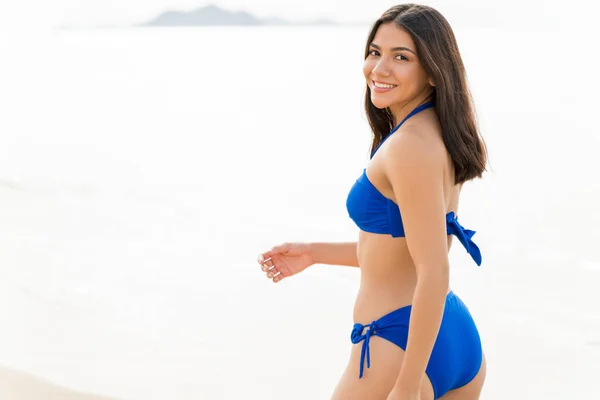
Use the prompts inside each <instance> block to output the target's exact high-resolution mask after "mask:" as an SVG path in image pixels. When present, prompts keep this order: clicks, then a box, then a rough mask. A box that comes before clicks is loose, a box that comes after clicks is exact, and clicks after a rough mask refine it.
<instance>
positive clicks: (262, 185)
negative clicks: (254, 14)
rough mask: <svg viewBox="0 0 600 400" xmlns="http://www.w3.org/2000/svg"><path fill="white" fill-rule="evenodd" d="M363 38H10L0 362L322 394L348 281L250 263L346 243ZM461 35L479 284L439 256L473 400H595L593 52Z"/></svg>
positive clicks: (554, 40) (109, 34)
mask: <svg viewBox="0 0 600 400" xmlns="http://www.w3.org/2000/svg"><path fill="white" fill-rule="evenodd" d="M573 23H574V24H575V22H573ZM368 30H369V27H368V26H320V27H315V26H288V27H273V26H271V27H207V28H110V29H109V28H105V29H100V28H98V29H53V30H49V31H44V32H35V33H31V34H25V33H23V32H19V33H16V34H14V35H4V36H2V38H0V53H1V54H2V57H1V58H2V62H1V64H0V88H1V89H0V109H1V110H2V112H1V117H0V320H1V321H2V324H1V325H2V328H1V329H0V365H3V366H6V367H9V368H14V369H16V370H20V371H26V372H28V373H32V374H35V375H37V376H40V377H43V378H44V379H47V380H49V381H52V382H55V383H58V384H60V385H64V386H67V387H71V388H74V389H78V390H85V391H89V392H93V393H98V394H103V395H107V396H113V397H115V398H120V399H128V400H159V399H160V400H163V399H169V400H191V399H210V400H218V399H239V398H244V399H277V400H279V399H285V400H300V399H302V400H304V399H327V398H329V396H330V394H331V392H332V391H333V388H334V386H335V384H336V383H337V379H338V378H339V377H340V376H341V374H342V372H343V370H344V368H345V365H346V363H347V360H348V356H349V351H350V346H351V343H350V331H351V327H352V323H353V321H352V307H353V301H354V298H355V295H356V292H357V288H358V284H359V277H360V275H359V274H360V273H359V271H358V270H356V269H354V268H344V267H338V266H325V265H316V266H314V267H311V268H310V269H308V270H307V271H305V272H303V273H302V274H300V275H297V276H295V277H293V278H290V279H287V280H284V281H283V282H281V283H279V284H276V285H274V284H273V283H271V282H270V281H269V280H267V279H266V278H265V277H264V274H263V273H262V272H261V270H260V268H259V266H258V264H257V262H256V259H257V256H258V254H259V253H260V252H262V251H265V250H267V249H269V248H270V247H271V246H273V245H276V244H279V243H281V242H284V241H307V242H308V241H332V242H337V241H352V240H356V238H357V234H358V231H357V228H356V226H355V225H353V223H352V221H351V220H350V219H349V218H348V215H347V211H346V208H345V200H346V195H347V193H348V190H349V189H350V187H351V185H352V184H353V183H354V180H355V179H356V178H357V177H358V176H359V175H360V173H361V172H362V168H363V167H364V165H365V163H366V161H367V160H368V150H369V145H370V141H371V136H370V135H371V133H370V129H369V125H368V122H367V119H366V117H365V113H364V109H363V101H364V90H365V82H364V77H363V75H362V62H363V60H362V54H363V50H364V49H363V47H364V44H365V41H366V37H367V34H368ZM570 32H571V33H573V32H574V31H570ZM455 33H456V36H457V40H458V43H459V47H460V51H461V54H462V56H463V60H464V63H465V67H466V70H467V74H468V80H469V84H470V87H471V90H472V94H473V98H474V104H475V107H476V111H477V118H478V123H479V126H480V128H481V133H482V136H483V138H484V140H485V142H486V145H487V148H488V151H489V165H488V170H487V171H486V173H485V174H484V175H483V177H482V179H476V180H474V181H471V182H469V183H467V184H465V186H464V189H463V192H462V196H461V200H460V208H459V213H460V220H461V224H462V225H464V226H465V227H467V228H469V229H472V230H475V231H477V233H476V234H475V237H474V240H475V241H476V243H477V244H478V245H479V247H480V248H481V251H482V254H483V264H482V265H481V267H477V266H476V265H475V264H474V263H473V262H472V260H471V259H470V257H469V256H468V254H466V252H465V251H464V248H462V247H461V246H454V247H453V248H452V250H451V253H450V263H451V286H452V288H453V290H454V291H455V292H456V293H457V294H458V295H459V296H461V298H462V299H463V300H464V301H465V302H466V303H467V305H468V306H469V309H470V310H471V313H472V314H473V316H474V318H475V319H476V322H477V324H478V326H479V329H480V332H481V337H482V341H483V345H484V349H485V352H486V354H487V359H488V376H487V381H486V385H485V388H484V392H483V394H482V399H483V400H500V399H502V400H504V399H540V400H542V399H544V400H548V399H561V400H562V399H569V400H573V399H598V398H600V380H598V379H597V372H598V369H599V368H600V313H599V311H598V306H599V305H600V292H599V291H598V290H597V289H598V286H599V284H600V255H599V254H600V253H599V251H598V249H599V246H600V243H599V240H600V211H599V207H598V205H599V204H600V179H599V178H598V176H599V174H600V157H599V156H598V151H599V149H600V131H599V129H598V123H597V115H598V112H597V110H596V108H597V107H596V106H597V105H598V102H597V93H598V91H597V90H596V89H595V86H594V85H596V87H597V83H596V82H595V75H597V71H598V70H597V68H596V66H595V64H594V63H592V62H591V61H590V58H589V57H593V54H592V53H593V51H592V49H591V48H589V47H587V46H586V45H585V44H584V43H583V42H580V41H578V40H576V39H577V37H576V35H571V36H569V35H565V31H564V30H563V31H561V30H559V29H550V28H546V29H536V28H533V27H531V26H517V27H515V26H511V25H510V24H509V25H505V26H475V27H469V26H460V27H458V28H455Z"/></svg>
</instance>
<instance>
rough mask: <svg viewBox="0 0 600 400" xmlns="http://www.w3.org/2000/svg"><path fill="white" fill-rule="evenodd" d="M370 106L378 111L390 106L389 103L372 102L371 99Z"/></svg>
mask: <svg viewBox="0 0 600 400" xmlns="http://www.w3.org/2000/svg"><path fill="white" fill-rule="evenodd" d="M371 104H373V105H374V106H375V107H377V108H379V109H380V110H383V109H385V108H388V107H389V106H390V102H389V101H377V100H373V99H371Z"/></svg>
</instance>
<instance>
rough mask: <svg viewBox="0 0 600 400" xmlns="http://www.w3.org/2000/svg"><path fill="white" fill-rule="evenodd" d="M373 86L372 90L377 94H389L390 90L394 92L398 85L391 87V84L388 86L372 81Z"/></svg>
mask: <svg viewBox="0 0 600 400" xmlns="http://www.w3.org/2000/svg"><path fill="white" fill-rule="evenodd" d="M371 83H372V85H371V88H372V90H373V91H374V92H375V93H387V92H389V91H390V90H394V89H395V88H396V87H397V86H398V85H390V84H386V83H384V82H376V81H371ZM377 85H385V86H383V87H382V86H377Z"/></svg>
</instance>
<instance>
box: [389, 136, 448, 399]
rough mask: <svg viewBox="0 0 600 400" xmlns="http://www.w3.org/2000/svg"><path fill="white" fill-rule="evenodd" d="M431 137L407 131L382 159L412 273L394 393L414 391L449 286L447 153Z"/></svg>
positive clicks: (436, 331)
mask: <svg viewBox="0 0 600 400" xmlns="http://www.w3.org/2000/svg"><path fill="white" fill-rule="evenodd" d="M432 136H433V135H431V136H429V135H424V134H422V133H421V134H420V133H419V132H415V131H410V130H406V131H404V132H402V135H397V136H396V137H393V138H392V139H394V140H390V142H391V143H390V144H389V146H388V154H387V155H386V159H385V162H384V165H385V166H384V168H385V172H386V176H387V177H388V179H389V181H390V183H391V185H392V188H393V191H394V196H395V198H396V202H397V204H398V207H399V208H400V210H402V221H403V224H404V231H405V236H406V243H407V246H408V250H409V252H410V255H411V258H412V259H413V262H414V264H415V268H416V273H417V285H416V288H415V293H414V298H413V302H412V311H411V316H410V324H409V325H410V326H409V331H408V343H407V346H406V353H405V356H404V362H403V365H402V367H401V370H400V374H399V375H398V379H397V381H396V386H395V390H396V391H398V392H399V393H403V394H408V397H410V395H411V394H413V395H414V394H417V393H419V392H420V388H421V383H422V380H423V377H424V376H425V368H426V367H427V363H428V361H429V357H430V355H431V351H432V349H433V345H434V343H435V340H436V338H437V334H438V331H439V328H440V325H441V321H442V315H443V313H444V306H445V298H446V294H447V292H448V288H449V262H448V244H447V240H448V239H447V233H446V206H445V200H444V169H445V166H446V160H447V153H446V150H445V147H444V146H443V143H442V142H441V141H440V142H437V141H435V140H434V139H432Z"/></svg>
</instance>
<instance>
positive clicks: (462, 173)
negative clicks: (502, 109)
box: [365, 4, 487, 184]
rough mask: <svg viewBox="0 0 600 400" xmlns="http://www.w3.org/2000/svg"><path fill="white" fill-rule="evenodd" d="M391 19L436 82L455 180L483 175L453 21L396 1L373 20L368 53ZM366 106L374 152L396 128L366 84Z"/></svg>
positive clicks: (481, 150) (480, 144) (481, 149)
mask: <svg viewBox="0 0 600 400" xmlns="http://www.w3.org/2000/svg"><path fill="white" fill-rule="evenodd" d="M387 23H394V24H396V26H398V27H399V28H400V29H403V30H405V31H406V32H408V34H410V36H411V37H412V39H413V41H414V43H415V46H416V47H417V53H418V54H419V60H420V62H421V64H422V65H423V68H424V69H425V71H427V73H428V74H429V76H430V77H431V78H432V79H433V81H434V83H435V88H434V89H433V94H432V97H433V102H434V104H435V111H436V114H437V116H438V118H439V120H440V124H441V127H442V137H443V140H444V144H445V145H446V149H447V150H448V152H449V153H450V156H451V158H452V162H453V164H454V171H455V178H454V182H455V184H461V183H463V182H465V181H469V180H471V179H474V178H480V177H481V175H482V174H483V171H485V165H486V161H487V151H486V146H485V143H484V141H483V139H482V138H481V136H480V134H479V132H478V128H477V124H476V119H475V112H474V109H473V104H472V103H473V100H472V98H471V92H470V91H469V88H468V85H467V79H466V72H465V67H464V64H463V61H462V58H461V56H460V52H459V51H458V45H457V43H456V38H455V36H454V32H453V31H452V28H451V27H450V24H449V23H448V21H447V20H446V18H444V16H443V15H442V14H440V13H439V12H438V11H437V10H435V9H433V8H431V7H428V6H424V5H419V4H401V5H397V6H394V7H392V8H390V9H389V10H387V11H386V12H384V13H383V15H382V16H381V17H380V18H379V19H378V20H377V21H375V23H374V24H373V27H372V28H371V32H370V33H369V37H368V39H367V45H366V48H365V59H366V58H367V57H368V56H369V47H370V45H371V43H372V42H373V39H374V38H375V34H376V33H377V30H378V29H379V26H380V25H382V24H387ZM365 109H366V113H367V118H368V120H369V125H371V129H372V130H373V143H372V145H371V153H372V152H373V151H374V150H375V148H376V147H377V146H378V145H379V144H380V143H381V142H382V140H383V139H384V137H385V136H386V135H387V134H388V133H389V132H390V131H391V130H392V129H393V128H394V116H393V115H392V113H391V111H390V110H389V109H388V108H385V109H379V108H377V107H375V105H373V103H372V102H371V91H370V90H369V87H368V86H367V90H366V95H365Z"/></svg>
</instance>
